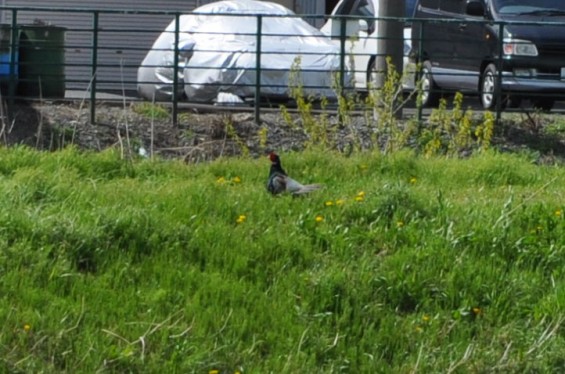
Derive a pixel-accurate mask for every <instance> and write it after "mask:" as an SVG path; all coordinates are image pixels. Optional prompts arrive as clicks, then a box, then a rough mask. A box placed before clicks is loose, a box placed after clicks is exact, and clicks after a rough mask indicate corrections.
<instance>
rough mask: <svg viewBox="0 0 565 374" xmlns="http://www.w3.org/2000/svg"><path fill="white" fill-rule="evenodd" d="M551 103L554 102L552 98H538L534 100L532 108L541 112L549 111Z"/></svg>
mask: <svg viewBox="0 0 565 374" xmlns="http://www.w3.org/2000/svg"><path fill="white" fill-rule="evenodd" d="M553 104H555V100H553V99H538V100H535V101H534V108H536V109H539V110H541V111H542V112H549V111H550V110H551V108H553Z"/></svg>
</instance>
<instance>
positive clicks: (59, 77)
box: [18, 25, 66, 98]
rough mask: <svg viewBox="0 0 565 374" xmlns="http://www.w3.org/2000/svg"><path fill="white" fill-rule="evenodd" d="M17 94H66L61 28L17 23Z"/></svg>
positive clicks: (55, 95) (63, 95) (29, 95)
mask: <svg viewBox="0 0 565 374" xmlns="http://www.w3.org/2000/svg"><path fill="white" fill-rule="evenodd" d="M19 30H20V33H19V54H18V59H19V62H18V66H19V74H18V78H19V79H18V95H19V96H27V97H44V98H62V97H65V31H66V28H64V27H56V26H44V25H21V26H19Z"/></svg>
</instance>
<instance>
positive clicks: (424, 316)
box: [422, 314, 430, 322]
mask: <svg viewBox="0 0 565 374" xmlns="http://www.w3.org/2000/svg"><path fill="white" fill-rule="evenodd" d="M422 321H424V322H429V321H430V316H428V315H427V314H424V315H423V316H422Z"/></svg>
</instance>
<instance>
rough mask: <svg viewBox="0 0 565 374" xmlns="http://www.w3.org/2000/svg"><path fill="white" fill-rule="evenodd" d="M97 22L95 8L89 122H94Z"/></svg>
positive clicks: (93, 14)
mask: <svg viewBox="0 0 565 374" xmlns="http://www.w3.org/2000/svg"><path fill="white" fill-rule="evenodd" d="M98 24H99V12H98V11H97V10H95V11H94V12H93V13H92V62H91V64H92V66H91V69H92V70H91V76H92V78H91V79H92V82H91V83H90V124H91V125H93V124H95V123H96V80H97V77H96V75H97V70H98Z"/></svg>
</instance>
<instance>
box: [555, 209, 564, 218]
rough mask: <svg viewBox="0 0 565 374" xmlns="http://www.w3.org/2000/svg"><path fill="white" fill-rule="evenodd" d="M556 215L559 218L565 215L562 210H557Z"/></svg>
mask: <svg viewBox="0 0 565 374" xmlns="http://www.w3.org/2000/svg"><path fill="white" fill-rule="evenodd" d="M555 215H556V216H557V217H561V216H562V215H563V211H562V210H561V209H557V210H556V211H555Z"/></svg>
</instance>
